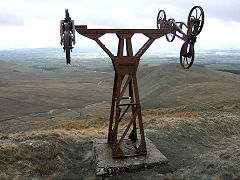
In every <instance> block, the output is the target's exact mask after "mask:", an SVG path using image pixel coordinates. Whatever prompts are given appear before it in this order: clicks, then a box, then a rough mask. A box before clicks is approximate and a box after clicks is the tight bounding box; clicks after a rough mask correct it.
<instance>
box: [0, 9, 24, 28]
mask: <svg viewBox="0 0 240 180" xmlns="http://www.w3.org/2000/svg"><path fill="white" fill-rule="evenodd" d="M24 25H25V24H24V20H23V18H22V17H20V16H18V15H15V14H10V13H2V12H0V26H24Z"/></svg>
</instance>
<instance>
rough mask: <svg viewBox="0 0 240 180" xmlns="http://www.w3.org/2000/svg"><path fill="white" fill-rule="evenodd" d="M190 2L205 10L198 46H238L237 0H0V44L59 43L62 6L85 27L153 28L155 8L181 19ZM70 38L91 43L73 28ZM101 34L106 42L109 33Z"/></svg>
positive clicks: (162, 41) (161, 41)
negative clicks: (73, 37) (73, 31)
mask: <svg viewBox="0 0 240 180" xmlns="http://www.w3.org/2000/svg"><path fill="white" fill-rule="evenodd" d="M194 5H200V6H202V7H203V9H204V12H205V24H204V27H203V30H202V32H201V33H200V34H199V36H198V39H197V46H198V47H199V48H202V49H208V48H211V49H214V48H227V49H229V48H238V49H239V48H240V35H239V33H240V1H239V0H224V1H223V0H208V1H207V0H180V1H176V0H1V1H0V38H1V39H0V49H9V48H11V49H12V48H36V47H60V44H59V42H60V36H59V21H60V20H61V19H63V18H64V9H65V8H68V9H69V12H70V16H71V18H72V19H73V20H75V24H77V25H80V24H86V25H88V28H156V18H157V13H158V11H159V10H160V9H164V10H165V11H166V14H167V18H174V19H175V20H176V21H184V22H187V17H188V13H189V11H190V9H191V8H192V7H193V6H194ZM76 38H77V39H76V41H77V45H78V46H86V45H87V46H88V45H89V46H93V45H95V44H96V43H95V42H93V41H92V40H89V39H87V38H85V37H82V36H81V35H79V34H78V35H77V37H76ZM138 38H139V42H140V41H141V40H144V39H143V38H141V37H140V36H139V37H136V38H135V39H138ZM103 40H104V38H103ZM105 40H106V41H108V43H111V40H109V38H106V39H105ZM112 43H113V42H112ZM180 43H182V42H181V41H180V40H177V41H176V42H173V43H171V46H170V44H169V43H167V42H166V39H165V38H161V39H159V40H158V42H155V45H159V44H161V45H164V46H165V47H166V46H169V47H177V46H179V44H180ZM179 48H180V47H179Z"/></svg>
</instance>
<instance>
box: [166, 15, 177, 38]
mask: <svg viewBox="0 0 240 180" xmlns="http://www.w3.org/2000/svg"><path fill="white" fill-rule="evenodd" d="M174 22H175V20H174V19H169V20H168V23H169V25H170V26H171V28H172V32H170V33H168V34H167V35H166V39H167V41H168V42H173V40H174V39H175V36H176V29H175V23H174Z"/></svg>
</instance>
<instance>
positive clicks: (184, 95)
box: [138, 63, 240, 108]
mask: <svg viewBox="0 0 240 180" xmlns="http://www.w3.org/2000/svg"><path fill="white" fill-rule="evenodd" d="M138 80H139V81H138V82H139V90H140V96H141V99H142V106H143V107H145V108H161V107H172V106H177V105H181V104H186V103H190V104H194V105H197V106H204V105H205V104H206V105H210V106H216V105H218V104H221V103H224V102H229V103H230V102H231V103H233V102H240V76H239V75H235V74H232V73H226V72H220V71H215V70H209V69H207V68H202V67H198V66H193V67H192V68H191V69H189V70H184V69H182V68H181V67H180V65H179V64H175V63H173V64H167V65H164V66H156V67H144V68H141V69H139V71H138ZM206 107H207V106H206Z"/></svg>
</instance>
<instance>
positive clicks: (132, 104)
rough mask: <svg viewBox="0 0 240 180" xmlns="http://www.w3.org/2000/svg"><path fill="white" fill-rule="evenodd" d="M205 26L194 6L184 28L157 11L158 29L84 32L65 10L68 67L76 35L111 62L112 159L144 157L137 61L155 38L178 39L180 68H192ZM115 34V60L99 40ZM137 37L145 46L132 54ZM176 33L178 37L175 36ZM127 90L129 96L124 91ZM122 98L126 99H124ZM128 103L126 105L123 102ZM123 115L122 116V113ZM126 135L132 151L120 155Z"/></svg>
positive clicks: (63, 25)
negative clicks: (142, 37) (127, 118)
mask: <svg viewBox="0 0 240 180" xmlns="http://www.w3.org/2000/svg"><path fill="white" fill-rule="evenodd" d="M203 24H204V12H203V9H202V8H201V7H200V6H194V7H193V8H192V9H191V11H190V13H189V16H188V22H187V24H185V23H183V22H175V20H174V19H171V18H170V19H169V20H166V13H165V11H164V10H160V11H159V13H158V16H157V27H158V29H87V26H86V25H76V26H74V21H73V20H71V18H70V16H69V13H68V10H66V18H65V19H64V20H62V21H61V22H60V36H61V44H63V45H64V47H63V48H64V50H65V51H66V58H67V63H70V50H72V48H73V47H72V43H73V44H74V42H75V34H74V32H75V29H76V31H77V32H78V33H79V34H81V35H83V36H86V37H88V38H90V39H92V40H94V41H96V42H97V44H98V45H99V46H100V47H101V48H102V49H103V50H104V51H105V52H106V53H107V54H108V56H109V57H110V58H111V60H112V64H113V67H114V70H115V76H114V85H113V93H112V104H111V112H110V118H109V130H108V139H107V140H108V143H109V144H110V146H111V147H112V156H113V157H126V156H136V155H144V154H147V149H146V142H145V135H144V129H143V120H142V112H141V104H140V98H139V92H138V85H137V78H136V73H137V69H138V65H139V62H140V58H141V57H142V55H143V54H144V53H145V52H146V50H147V49H148V48H149V47H150V46H151V44H152V43H153V42H154V41H155V40H156V39H158V38H160V37H162V36H164V35H166V38H167V40H168V41H169V42H172V41H173V40H174V38H175V36H177V37H178V38H180V39H182V40H183V41H185V42H184V44H183V46H182V48H181V51H180V64H181V65H182V67H183V68H184V69H188V68H190V67H191V66H192V64H193V61H194V44H195V42H196V36H197V35H198V34H199V33H200V32H201V30H202V27H203ZM184 26H185V27H186V28H187V33H185V32H184V31H183V27H184ZM108 33H114V34H116V36H117V37H118V39H119V42H118V52H117V55H116V56H114V55H113V53H111V52H110V51H109V49H108V48H107V47H106V46H105V45H104V44H103V43H102V42H101V41H100V39H99V38H100V37H101V36H103V35H104V34H108ZM136 33H141V34H143V35H145V36H146V37H148V40H147V42H146V43H145V44H144V45H143V46H142V47H141V48H140V49H139V50H138V52H137V53H136V54H133V49H132V41H131V39H132V37H133V35H134V34H136ZM176 33H179V34H176ZM124 44H125V45H126V52H127V55H126V56H124V55H123V51H124ZM127 89H128V95H127V96H126V94H127V93H126V91H127ZM124 95H125V96H124ZM125 100H128V102H127V103H126V102H123V101H125ZM123 108H125V109H124V111H123V112H122V109H123ZM129 108H131V118H130V121H129V122H128V124H127V126H126V127H125V129H124V131H123V134H121V135H120V136H119V125H120V122H121V120H122V119H123V117H124V116H125V114H126V112H127V111H128V110H129ZM121 112H122V113H121ZM137 122H138V127H139V134H140V137H141V138H140V141H138V138H137ZM131 127H132V130H131V132H130V133H129V136H128V139H130V140H131V143H130V144H131V145H132V146H131V147H133V149H134V151H131V152H130V153H129V152H126V151H123V147H124V145H126V144H127V145H128V144H129V141H127V143H125V142H124V141H126V136H127V134H128V132H129V130H130V128H131Z"/></svg>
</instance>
